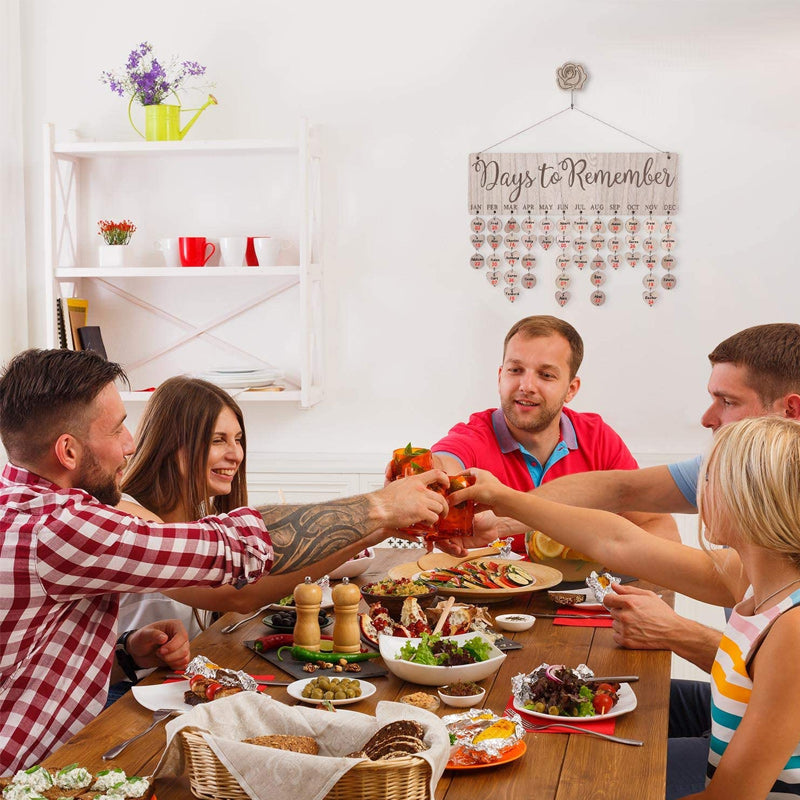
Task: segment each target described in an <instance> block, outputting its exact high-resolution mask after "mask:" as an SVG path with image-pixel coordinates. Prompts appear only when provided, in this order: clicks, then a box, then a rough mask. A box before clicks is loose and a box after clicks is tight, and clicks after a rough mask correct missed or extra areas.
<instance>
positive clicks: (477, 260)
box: [469, 253, 486, 269]
mask: <svg viewBox="0 0 800 800" xmlns="http://www.w3.org/2000/svg"><path fill="white" fill-rule="evenodd" d="M485 263H486V259H485V258H484V257H483V256H482V255H481V254H480V253H473V254H472V255H471V256H470V258H469V265H470V266H471V267H472V269H482V267H483V265H484V264H485Z"/></svg>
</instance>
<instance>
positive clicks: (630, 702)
mask: <svg viewBox="0 0 800 800" xmlns="http://www.w3.org/2000/svg"><path fill="white" fill-rule="evenodd" d="M617 695H618V696H619V700H617V704H616V705H615V706H614V707H613V708H612V709H611V711H607V712H606V713H605V714H602V715H599V714H595V715H594V716H591V717H566V716H565V717H561V716H558V715H556V714H541V713H539V712H538V711H531V710H530V709H529V708H525V706H523V705H520V703H519V700H517V698H516V697H515V698H514V708H515V709H516V710H517V711H521V712H522V713H523V714H527V715H528V716H529V717H536V718H537V719H542V720H547V721H548V722H551V723H554V724H558V723H559V722H563V723H564V724H565V725H566V724H569V725H575V724H580V723H581V722H593V721H594V720H598V719H610V718H611V717H621V716H622V715H623V714H628V713H629V712H631V711H633V709H634V708H636V695H635V694H634V692H633V689H631V686H630V684H629V683H621V684H620V685H619V691H618V692H617Z"/></svg>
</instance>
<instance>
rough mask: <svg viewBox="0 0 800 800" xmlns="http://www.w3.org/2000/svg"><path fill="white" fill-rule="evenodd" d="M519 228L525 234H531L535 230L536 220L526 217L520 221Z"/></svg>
mask: <svg viewBox="0 0 800 800" xmlns="http://www.w3.org/2000/svg"><path fill="white" fill-rule="evenodd" d="M520 227H521V228H522V230H523V231H525V233H532V232H533V231H535V230H536V220H535V219H534V218H533V217H532V216H530V215H528V216H527V217H525V219H523V220H522V222H521V223H520Z"/></svg>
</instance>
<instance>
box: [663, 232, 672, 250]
mask: <svg viewBox="0 0 800 800" xmlns="http://www.w3.org/2000/svg"><path fill="white" fill-rule="evenodd" d="M661 246H662V247H663V248H664V249H665V250H666V251H667V252H668V253H670V252H672V251H673V250H674V249H675V239H674V238H673V237H672V234H669V233H668V234H667V235H666V236H665V237H664V238H663V239H662V240H661Z"/></svg>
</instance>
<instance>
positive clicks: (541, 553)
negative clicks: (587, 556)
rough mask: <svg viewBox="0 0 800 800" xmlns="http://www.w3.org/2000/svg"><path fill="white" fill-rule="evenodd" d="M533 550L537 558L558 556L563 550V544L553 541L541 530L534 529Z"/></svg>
mask: <svg viewBox="0 0 800 800" xmlns="http://www.w3.org/2000/svg"><path fill="white" fill-rule="evenodd" d="M533 552H534V553H535V554H536V557H537V558H558V557H559V556H560V555H561V553H562V552H564V545H563V544H559V543H558V542H556V541H554V540H553V539H551V538H550V537H549V536H546V535H545V534H543V533H542V532H541V531H534V534H533Z"/></svg>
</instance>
